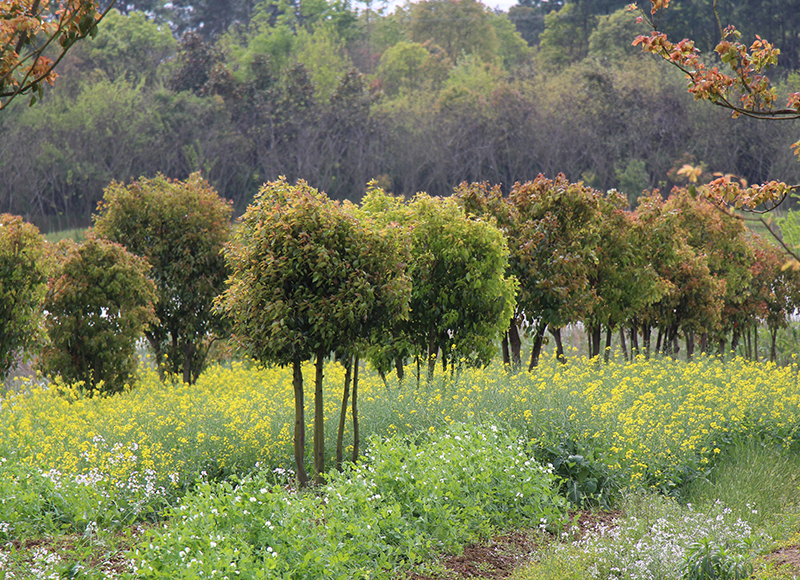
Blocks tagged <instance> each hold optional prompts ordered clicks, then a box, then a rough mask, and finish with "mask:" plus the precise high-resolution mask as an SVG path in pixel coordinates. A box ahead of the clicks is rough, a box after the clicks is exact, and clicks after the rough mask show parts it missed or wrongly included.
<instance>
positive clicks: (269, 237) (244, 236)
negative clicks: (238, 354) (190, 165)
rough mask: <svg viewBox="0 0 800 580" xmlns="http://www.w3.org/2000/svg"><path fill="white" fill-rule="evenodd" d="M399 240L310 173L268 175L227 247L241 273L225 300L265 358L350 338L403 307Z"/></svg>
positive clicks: (346, 344) (337, 345)
mask: <svg viewBox="0 0 800 580" xmlns="http://www.w3.org/2000/svg"><path fill="white" fill-rule="evenodd" d="M398 250H399V248H398V247H397V246H395V245H393V244H392V243H391V242H390V241H389V240H388V239H387V238H385V237H384V236H383V235H381V234H380V233H377V232H375V231H374V230H373V229H371V228H370V225H369V223H368V222H362V221H361V220H359V219H357V218H356V216H355V215H354V213H353V211H352V210H351V209H350V206H349V205H340V204H338V203H336V202H333V201H331V200H330V199H328V198H327V196H325V194H324V193H320V192H317V191H316V190H314V189H313V188H311V187H309V186H308V185H307V184H306V183H305V182H302V181H301V182H299V183H298V184H297V185H296V186H292V185H289V184H288V183H287V182H286V181H285V180H284V179H281V180H279V181H275V182H270V183H268V184H266V185H265V186H264V187H263V188H262V189H261V191H260V192H259V193H258V195H257V196H256V198H255V200H254V202H253V204H252V205H251V206H250V207H249V208H248V210H247V212H246V213H245V214H244V216H242V219H241V224H240V226H239V227H238V228H237V230H236V234H235V236H234V241H233V243H232V244H230V245H229V246H228V247H227V249H226V250H225V257H226V259H227V260H228V263H229V264H230V267H231V270H232V274H231V277H230V279H229V281H228V287H227V289H226V290H225V292H224V294H223V295H222V297H221V299H220V300H219V308H220V310H222V311H223V312H225V313H226V314H228V315H229V316H230V317H231V319H232V320H233V325H234V334H235V335H236V336H237V338H238V340H239V344H240V346H241V348H242V351H243V352H244V353H246V354H247V355H249V356H251V357H253V358H255V359H257V360H259V361H262V362H264V363H269V362H274V363H278V364H283V365H285V364H289V363H292V362H293V361H294V360H295V359H296V358H299V359H300V360H307V359H309V358H311V357H313V356H314V355H316V354H317V353H318V352H322V353H324V354H328V353H330V352H332V351H334V350H338V349H343V350H346V349H348V348H350V347H351V346H352V345H353V344H354V343H355V342H356V341H357V340H358V339H360V338H364V337H366V336H368V335H369V332H370V331H371V329H372V328H373V326H375V324H376V322H377V321H378V320H382V317H383V316H386V315H389V314H391V313H402V311H403V310H404V308H405V304H406V301H407V288H408V286H407V284H408V283H407V279H406V277H405V275H404V273H403V271H402V269H401V263H400V260H399V258H400V254H399V253H398Z"/></svg>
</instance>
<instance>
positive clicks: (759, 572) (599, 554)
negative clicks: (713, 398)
mask: <svg viewBox="0 0 800 580" xmlns="http://www.w3.org/2000/svg"><path fill="white" fill-rule="evenodd" d="M683 497H684V501H682V502H681V503H679V502H677V501H675V500H672V499H669V498H664V497H662V496H658V495H654V494H634V495H631V496H627V497H626V498H625V499H624V500H623V501H622V502H621V503H620V505H619V507H620V508H621V510H622V514H623V515H622V516H621V517H620V518H619V519H618V520H617V525H618V532H617V533H615V534H608V533H606V534H599V533H596V534H593V535H592V538H593V539H592V540H591V541H587V540H586V539H584V540H582V541H581V542H577V541H573V540H574V539H573V538H572V537H571V536H565V537H563V538H561V541H558V542H554V543H553V544H551V545H550V546H549V547H548V548H547V549H545V550H544V551H543V552H542V553H541V554H539V556H538V558H537V560H536V561H535V562H533V563H531V564H530V565H528V566H525V567H523V568H521V569H520V570H518V571H517V572H516V574H515V575H514V578H515V579H516V580H563V579H568V578H576V579H577V578H603V579H607V578H612V577H613V578H616V576H613V574H611V572H610V570H611V569H613V568H621V569H622V570H626V569H634V567H633V566H632V565H631V562H636V561H637V560H638V561H639V562H640V563H643V562H646V563H647V566H646V567H647V568H648V569H649V570H650V572H651V573H652V576H651V577H653V578H663V579H664V580H670V579H674V580H678V579H679V578H681V576H680V574H681V572H682V571H683V562H684V559H685V557H686V553H687V549H688V547H689V546H690V545H691V544H692V543H694V542H699V541H701V540H704V539H708V538H710V539H711V543H712V545H718V546H726V547H728V548H729V549H730V550H731V551H732V552H733V553H739V554H741V555H742V556H743V557H746V558H747V559H749V560H750V561H751V562H752V563H754V564H755V568H756V570H755V576H754V577H755V578H759V579H764V580H766V579H772V580H778V579H784V578H785V579H790V578H794V577H795V576H794V575H793V574H796V573H797V571H795V572H791V571H788V570H786V569H785V568H784V569H783V570H781V569H779V568H777V567H776V566H774V565H773V564H769V563H768V562H767V561H766V560H765V559H763V558H761V557H759V556H758V554H759V553H764V552H768V551H770V550H772V549H775V548H777V547H779V546H781V545H786V544H788V543H798V541H800V537H799V536H798V534H797V532H798V530H800V457H798V455H797V453H796V452H791V451H789V450H786V449H781V448H778V447H775V446H774V444H773V443H770V442H766V443H765V442H764V441H761V440H759V439H758V438H753V439H741V440H737V441H735V442H734V443H732V444H731V445H730V447H729V448H728V449H727V450H725V451H724V452H723V453H722V455H721V456H720V458H719V460H718V462H717V463H716V465H715V466H714V468H713V470H712V471H711V474H710V476H709V478H708V479H704V480H696V481H695V482H693V483H692V484H691V485H690V486H688V487H687V489H686V490H685V491H684V494H683ZM715 521H720V522H724V523H725V524H726V525H725V526H722V527H718V528H716V529H715V528H713V527H711V528H708V527H706V526H707V522H715ZM731 530H735V531H737V533H736V534H733V535H732V536H731V535H730V534H729V533H728V532H730V531H731ZM740 540H746V542H741V541H740ZM631 547H634V549H633V550H631ZM676 554H677V556H676ZM676 562H678V563H680V564H681V568H680V569H679V570H676V566H675V563H676ZM626 566H627V567H626ZM642 566H643V567H644V564H642ZM592 571H598V572H599V573H598V574H597V575H593V574H592ZM604 572H605V573H604ZM620 577H621V578H629V576H627V575H625V573H624V572H623V573H622V575H621V576H620Z"/></svg>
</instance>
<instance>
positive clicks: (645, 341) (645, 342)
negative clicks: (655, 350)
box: [642, 324, 652, 360]
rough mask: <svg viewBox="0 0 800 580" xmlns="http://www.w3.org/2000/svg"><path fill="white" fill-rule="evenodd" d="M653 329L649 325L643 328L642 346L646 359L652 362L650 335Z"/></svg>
mask: <svg viewBox="0 0 800 580" xmlns="http://www.w3.org/2000/svg"><path fill="white" fill-rule="evenodd" d="M651 332H652V329H651V328H650V325H649V324H645V325H644V326H642V345H643V346H644V358H645V359H647V360H650V334H651Z"/></svg>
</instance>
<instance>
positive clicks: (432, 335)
mask: <svg viewBox="0 0 800 580" xmlns="http://www.w3.org/2000/svg"><path fill="white" fill-rule="evenodd" d="M437 350H438V348H437V347H436V330H435V329H433V328H431V329H430V331H428V382H430V381H431V380H433V372H434V370H436V354H437Z"/></svg>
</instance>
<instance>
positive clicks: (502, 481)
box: [131, 425, 564, 579]
mask: <svg viewBox="0 0 800 580" xmlns="http://www.w3.org/2000/svg"><path fill="white" fill-rule="evenodd" d="M370 449H371V451H370V452H369V454H368V455H367V457H366V458H365V460H364V462H363V463H360V464H358V465H356V466H347V467H346V469H345V470H344V472H343V473H338V472H334V473H333V474H332V475H331V476H330V477H329V478H328V482H327V485H325V487H324V488H321V489H320V490H319V491H320V492H321V493H320V494H317V493H313V494H312V493H302V492H301V493H295V492H292V491H291V490H290V491H287V489H286V487H285V485H283V482H281V481H280V480H279V481H277V482H276V481H275V477H274V476H273V475H272V474H270V473H264V472H260V473H257V474H255V475H253V476H251V477H247V478H245V479H244V480H242V481H240V482H237V483H236V484H235V485H232V484H231V483H222V484H220V485H216V486H214V485H209V484H207V483H202V482H201V483H199V485H198V488H197V491H196V492H194V493H192V494H190V495H187V496H186V497H185V498H184V499H183V501H182V502H181V506H180V508H179V509H175V510H174V512H173V516H174V517H173V518H171V519H170V524H169V525H168V526H167V527H166V528H164V529H158V528H154V529H153V530H152V531H151V532H149V533H148V534H147V536H148V537H147V539H146V540H145V541H144V542H142V544H141V545H140V546H139V548H138V552H137V553H132V554H131V557H132V558H133V559H134V563H135V566H136V567H137V569H138V573H139V574H140V575H141V576H142V577H145V578H174V577H175V574H177V573H179V571H182V570H186V569H187V564H188V565H189V568H190V569H191V570H193V571H194V572H195V573H198V575H199V572H201V571H202V572H203V573H204V574H203V575H204V576H206V575H208V576H210V575H211V573H212V571H214V570H217V571H223V572H224V571H230V572H233V571H234V570H235V571H238V572H239V573H240V574H241V575H243V576H247V577H253V578H259V577H263V576H267V575H268V577H282V576H285V575H292V576H296V577H301V578H321V577H325V578H366V577H369V578H376V579H381V578H386V579H389V578H395V577H397V573H398V572H399V571H404V570H408V569H409V568H410V567H411V566H413V565H415V564H418V563H419V562H421V561H423V560H424V559H427V558H430V557H431V556H433V555H434V554H435V553H437V552H440V551H443V550H456V549H458V548H459V547H460V546H462V545H464V544H465V543H467V542H471V541H477V540H479V539H483V538H486V537H488V536H489V535H490V534H491V533H492V532H494V531H495V530H497V529H509V528H510V527H512V526H515V525H521V524H523V523H524V522H531V521H533V522H542V521H545V522H547V523H553V524H555V525H558V524H559V523H560V522H561V520H562V519H563V513H564V505H563V500H561V499H560V498H558V497H557V496H556V495H555V493H554V491H553V488H552V483H553V479H552V476H551V475H550V474H549V473H548V471H547V470H546V469H544V468H542V467H541V466H540V465H539V464H538V463H537V462H536V461H535V460H534V459H533V458H531V457H530V455H529V454H528V451H527V449H526V447H525V444H524V443H521V442H520V441H519V440H518V439H517V438H516V437H515V436H514V435H513V434H510V433H504V432H498V430H497V428H496V427H495V428H492V427H476V426H461V425H453V426H451V427H447V428H445V429H443V430H441V431H437V432H435V433H433V434H430V435H428V436H423V437H420V438H419V440H418V441H416V442H415V441H408V440H406V439H404V438H401V437H393V438H390V439H378V438H375V439H373V440H372V442H371V445H370ZM245 530H246V531H245ZM190 561H191V562H190Z"/></svg>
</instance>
